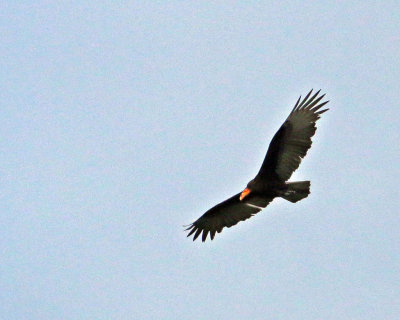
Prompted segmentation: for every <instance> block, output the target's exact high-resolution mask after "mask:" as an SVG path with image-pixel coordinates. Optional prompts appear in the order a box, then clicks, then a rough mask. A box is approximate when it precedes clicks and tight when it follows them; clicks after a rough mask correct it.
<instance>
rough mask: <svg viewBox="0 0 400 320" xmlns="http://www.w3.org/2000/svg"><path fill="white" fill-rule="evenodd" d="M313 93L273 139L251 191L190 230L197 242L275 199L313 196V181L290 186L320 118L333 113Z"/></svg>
mask: <svg viewBox="0 0 400 320" xmlns="http://www.w3.org/2000/svg"><path fill="white" fill-rule="evenodd" d="M319 92H320V91H318V92H317V93H315V94H314V95H313V96H311V93H312V90H311V91H310V92H309V93H308V94H307V95H306V97H305V98H304V99H303V100H301V96H300V98H299V99H298V100H297V102H296V105H295V106H294V108H293V110H292V112H291V113H290V114H289V117H288V118H287V119H286V121H285V122H284V123H283V125H282V126H281V127H280V128H279V130H278V131H277V133H276V134H275V136H274V137H273V139H272V141H271V143H270V145H269V148H268V151H267V155H266V156H265V159H264V162H263V164H262V165H261V169H260V171H259V172H258V174H257V175H256V177H255V178H254V179H253V180H251V181H250V182H249V183H248V184H247V187H246V188H245V189H244V190H243V191H242V192H240V193H238V194H236V195H234V196H233V197H231V198H229V199H227V200H225V201H223V202H221V203H220V204H217V205H216V206H215V207H213V208H211V209H210V210H208V211H207V212H206V213H205V214H203V215H202V216H201V217H200V218H199V219H198V220H196V221H195V222H193V223H192V224H191V225H189V226H188V228H187V229H186V230H188V231H189V234H188V237H189V236H191V235H192V234H194V236H193V241H194V240H196V239H197V237H199V236H200V234H201V233H202V241H205V240H206V239H207V235H208V234H210V237H211V240H212V239H214V236H215V233H216V232H218V233H219V232H221V231H222V229H223V228H224V227H227V228H229V227H232V226H233V225H235V224H237V223H238V222H240V221H244V220H246V219H248V218H250V217H251V216H253V215H255V214H256V213H257V212H259V211H261V210H262V209H263V208H265V207H266V206H267V205H268V204H269V203H270V202H271V201H272V200H273V199H274V198H276V197H282V198H284V199H286V200H288V201H291V202H297V201H299V200H301V199H304V198H306V197H307V196H308V195H309V193H310V181H300V182H286V181H287V180H289V178H290V177H291V175H292V174H293V172H294V171H295V170H296V169H297V168H298V167H299V165H300V162H301V160H302V159H303V158H304V157H305V155H306V154H307V151H308V149H310V147H311V144H312V141H311V137H312V136H313V135H314V134H315V131H316V130H317V128H316V126H315V124H316V121H317V120H318V119H319V118H320V115H321V114H322V113H324V112H325V111H327V110H329V109H322V110H321V108H322V107H323V106H324V105H326V104H327V103H328V102H329V101H325V102H320V101H321V100H322V98H323V97H324V96H325V95H322V96H319V97H318V95H319Z"/></svg>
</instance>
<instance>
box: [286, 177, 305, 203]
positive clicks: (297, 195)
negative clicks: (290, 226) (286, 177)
mask: <svg viewBox="0 0 400 320" xmlns="http://www.w3.org/2000/svg"><path fill="white" fill-rule="evenodd" d="M286 186H287V190H286V191H285V192H283V193H282V194H281V195H280V196H281V197H282V198H283V199H285V200H288V201H290V202H293V203H294V202H297V201H300V200H302V199H304V198H307V197H308V195H309V194H310V181H297V182H287V183H286Z"/></svg>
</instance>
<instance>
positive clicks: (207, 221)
mask: <svg viewBox="0 0 400 320" xmlns="http://www.w3.org/2000/svg"><path fill="white" fill-rule="evenodd" d="M239 197H240V193H238V194H236V195H234V196H233V197H231V198H229V199H227V200H225V201H223V202H221V203H220V204H217V205H216V206H215V207H213V208H211V209H210V210H208V211H207V212H206V213H205V214H203V215H202V216H201V217H200V218H199V219H197V220H196V221H195V222H193V223H192V224H191V225H189V226H188V228H187V229H186V230H188V231H189V234H188V235H187V236H188V237H189V236H191V235H192V234H194V236H193V241H194V240H196V239H197V237H198V236H199V235H200V234H201V233H202V232H203V235H202V241H203V242H204V241H205V240H206V239H207V235H208V233H210V238H211V240H213V239H214V236H215V233H216V232H218V233H220V232H221V231H222V229H223V228H224V227H227V228H230V227H232V226H234V225H235V224H237V223H238V222H240V221H244V220H246V219H248V218H250V217H252V216H253V215H255V214H256V213H257V212H259V211H261V210H262V209H263V208H265V207H266V206H267V205H268V204H269V203H270V202H271V201H272V200H273V198H272V197H271V198H265V197H260V196H257V195H251V194H250V195H249V196H248V197H246V199H245V200H243V201H240V200H239Z"/></svg>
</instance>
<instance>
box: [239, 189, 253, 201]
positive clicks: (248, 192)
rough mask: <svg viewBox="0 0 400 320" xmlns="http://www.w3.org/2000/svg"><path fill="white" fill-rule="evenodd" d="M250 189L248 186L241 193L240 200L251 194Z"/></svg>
mask: <svg viewBox="0 0 400 320" xmlns="http://www.w3.org/2000/svg"><path fill="white" fill-rule="evenodd" d="M250 192H251V191H250V189H249V188H246V189H244V190H243V191H242V193H241V194H240V197H239V200H240V201H242V200H243V199H244V198H245V197H247V196H248V195H249V194H250Z"/></svg>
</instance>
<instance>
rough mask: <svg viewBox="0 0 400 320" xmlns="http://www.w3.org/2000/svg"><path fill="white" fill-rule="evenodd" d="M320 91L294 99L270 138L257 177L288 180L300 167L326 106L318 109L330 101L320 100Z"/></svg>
mask: <svg viewBox="0 0 400 320" xmlns="http://www.w3.org/2000/svg"><path fill="white" fill-rule="evenodd" d="M319 92H320V91H318V92H317V93H315V94H314V95H313V96H311V93H312V90H311V91H310V92H309V93H308V94H307V96H306V97H305V98H304V99H303V100H302V101H300V100H301V96H300V98H299V99H298V100H297V102H296V105H295V106H294V108H293V110H292V112H291V113H290V115H289V117H288V118H287V119H286V121H285V122H284V123H283V125H282V126H281V127H280V129H279V130H278V132H277V133H276V134H275V136H274V137H273V139H272V141H271V143H270V145H269V148H268V151H267V155H266V156H265V159H264V162H263V164H262V166H261V169H260V172H259V173H258V174H257V177H258V178H261V179H264V178H278V179H279V180H283V181H287V180H288V179H289V178H290V176H291V175H292V173H293V172H294V171H295V170H296V169H297V168H298V167H299V165H300V162H301V160H302V159H303V158H304V157H305V155H306V154H307V151H308V149H310V147H311V143H312V141H311V137H312V136H313V135H314V134H315V131H316V130H317V128H316V126H315V123H316V121H317V120H318V119H319V118H320V115H321V114H322V113H324V112H325V111H327V110H329V109H323V110H321V108H322V107H323V106H324V105H326V104H327V103H328V102H329V101H325V102H321V103H320V101H321V100H322V98H323V97H324V96H325V95H322V96H320V97H318V94H319Z"/></svg>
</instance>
